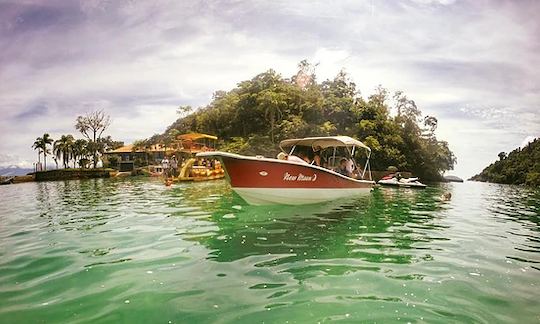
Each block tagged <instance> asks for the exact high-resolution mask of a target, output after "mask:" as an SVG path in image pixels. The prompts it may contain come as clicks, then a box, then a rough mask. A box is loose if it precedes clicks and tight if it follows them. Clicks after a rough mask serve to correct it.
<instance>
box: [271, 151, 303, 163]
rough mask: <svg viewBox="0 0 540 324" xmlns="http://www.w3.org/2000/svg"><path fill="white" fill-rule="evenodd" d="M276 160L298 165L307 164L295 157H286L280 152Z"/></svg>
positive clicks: (286, 155)
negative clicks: (297, 163)
mask: <svg viewBox="0 0 540 324" xmlns="http://www.w3.org/2000/svg"><path fill="white" fill-rule="evenodd" d="M277 158H278V160H285V161H292V162H299V163H307V162H306V161H304V160H302V159H301V158H299V157H298V156H296V155H288V154H286V153H283V152H280V153H279V154H278V155H277Z"/></svg>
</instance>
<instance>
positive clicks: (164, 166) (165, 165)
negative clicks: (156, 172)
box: [161, 156, 169, 178]
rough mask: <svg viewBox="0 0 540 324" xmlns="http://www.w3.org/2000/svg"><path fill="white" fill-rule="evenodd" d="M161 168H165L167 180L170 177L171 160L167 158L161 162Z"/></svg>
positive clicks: (164, 173)
mask: <svg viewBox="0 0 540 324" xmlns="http://www.w3.org/2000/svg"><path fill="white" fill-rule="evenodd" d="M161 167H162V168H163V176H164V177H165V178H168V177H169V159H167V156H165V157H164V158H163V160H161Z"/></svg>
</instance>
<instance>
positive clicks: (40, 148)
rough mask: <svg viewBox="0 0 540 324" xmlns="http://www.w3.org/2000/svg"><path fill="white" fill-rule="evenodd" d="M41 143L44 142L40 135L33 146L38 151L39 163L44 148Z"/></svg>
mask: <svg viewBox="0 0 540 324" xmlns="http://www.w3.org/2000/svg"><path fill="white" fill-rule="evenodd" d="M41 143H42V142H41V137H38V138H36V141H35V142H34V144H32V148H33V149H34V150H37V151H38V163H41V151H42V149H43V147H42V144H41Z"/></svg>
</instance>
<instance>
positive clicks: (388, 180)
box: [377, 174, 427, 189]
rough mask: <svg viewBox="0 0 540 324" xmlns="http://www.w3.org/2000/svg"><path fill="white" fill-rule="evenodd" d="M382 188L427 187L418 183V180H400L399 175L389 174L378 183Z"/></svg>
mask: <svg viewBox="0 0 540 324" xmlns="http://www.w3.org/2000/svg"><path fill="white" fill-rule="evenodd" d="M377 183H378V184H380V185H383V186H393V187H404V188H419V189H424V188H425V187H427V186H426V185H425V184H423V183H421V182H420V181H418V178H401V177H400V176H399V175H396V174H391V175H387V176H386V177H383V178H382V179H381V180H379V182H377Z"/></svg>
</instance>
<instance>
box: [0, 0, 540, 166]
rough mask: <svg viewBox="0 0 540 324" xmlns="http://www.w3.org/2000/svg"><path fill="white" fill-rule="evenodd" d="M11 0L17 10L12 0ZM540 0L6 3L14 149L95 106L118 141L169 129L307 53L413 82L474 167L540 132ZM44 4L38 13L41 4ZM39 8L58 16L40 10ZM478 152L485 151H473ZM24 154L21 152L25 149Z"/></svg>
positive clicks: (5, 97)
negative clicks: (218, 93) (185, 108)
mask: <svg viewBox="0 0 540 324" xmlns="http://www.w3.org/2000/svg"><path fill="white" fill-rule="evenodd" d="M2 6H3V7H2ZM539 7H540V4H537V3H528V4H526V5H525V4H514V3H512V2H485V3H484V2H459V1H455V2H454V1H451V0H441V1H434V0H417V1H399V2H378V1H360V2H359V1H344V2H340V3H338V4H336V3H332V2H326V1H320V2H313V1H294V2H288V1H277V2H257V3H252V2H242V1H240V2H210V3H207V2H178V1H156V2H116V1H96V0H94V1H83V2H81V3H80V6H79V5H78V4H77V3H65V2H63V1H51V2H47V3H46V4H43V3H42V2H40V1H36V2H24V3H23V4H20V3H9V4H0V21H1V22H3V23H0V47H1V48H2V49H3V50H2V53H1V54H0V66H1V69H0V112H1V113H2V119H0V128H1V129H2V131H3V133H4V134H7V138H8V140H5V141H2V142H0V152H3V153H4V154H10V155H17V156H20V157H21V159H23V160H29V161H32V160H33V159H34V154H33V153H34V152H32V150H31V148H30V145H31V144H32V143H33V140H34V139H35V138H36V137H37V136H41V135H42V134H43V133H44V132H50V133H51V135H52V136H53V137H55V136H56V137H57V136H59V135H61V134H63V133H73V134H75V133H76V132H75V130H74V128H73V124H74V120H75V117H76V116H77V115H78V114H80V113H83V112H84V111H86V110H88V109H91V108H92V107H102V108H105V109H106V111H107V112H108V113H110V114H111V116H112V117H113V120H114V122H113V125H112V126H111V129H110V134H111V135H113V137H115V138H116V139H118V140H125V141H131V140H132V139H137V138H142V137H147V136H150V135H152V134H153V133H155V132H160V131H163V130H164V129H165V127H166V126H168V125H169V124H170V123H171V122H172V121H174V119H175V118H176V115H175V113H174V111H175V109H176V107H177V106H178V105H183V104H190V105H193V106H199V105H204V104H206V103H208V102H209V100H210V99H211V96H212V93H213V92H214V91H215V90H228V89H231V88H233V87H234V86H235V85H236V84H237V83H238V82H239V81H242V80H245V79H249V78H252V77H253V76H254V75H255V74H257V73H260V72H263V71H265V70H267V69H269V68H273V69H275V70H276V71H277V72H279V73H281V74H282V75H284V76H285V77H289V76H291V75H293V74H294V73H295V70H296V64H297V63H298V62H299V61H300V60H302V59H304V58H307V59H309V60H311V61H312V62H314V63H317V62H319V63H320V65H319V67H318V69H317V73H318V80H319V81H321V80H324V79H326V78H333V77H334V76H335V75H336V74H337V73H338V72H339V70H340V69H341V68H345V70H346V71H347V72H348V73H350V74H351V76H352V79H353V80H354V81H355V82H356V84H357V85H358V87H359V89H360V90H361V92H362V94H363V95H364V96H367V95H369V94H371V93H372V91H373V89H374V88H375V87H376V86H377V85H379V84H382V85H383V86H385V87H387V88H389V90H391V91H394V90H404V91H405V93H406V94H407V95H408V96H409V97H410V98H412V99H414V100H415V101H416V102H417V104H418V105H419V107H420V108H421V109H422V110H423V112H424V113H425V114H430V115H435V116H437V117H438V118H439V125H440V126H439V130H438V134H439V136H440V137H441V138H442V139H446V140H448V141H449V143H450V147H451V148H452V149H453V150H454V151H455V153H456V155H457V156H458V160H459V164H458V165H457V170H456V173H457V174H458V175H461V176H464V177H465V176H467V177H468V176H470V175H472V174H474V173H476V172H479V171H480V170H481V169H482V168H483V166H485V165H487V164H489V163H490V162H491V161H493V160H494V159H496V155H497V153H498V152H500V151H509V150H512V149H513V148H515V147H517V146H518V145H519V143H521V141H522V140H523V138H524V137H525V136H528V135H530V134H539V133H540V126H539V125H540V115H539V114H538V113H537V108H538V106H537V105H538V102H540V92H539V91H538V90H539V89H540V79H539V77H538V76H539V75H540V57H539V56H538V55H537V53H538V51H540V45H539V44H540V42H539V36H538V35H540V33H539V32H538V31H539V30H540V25H539V23H538V21H537V20H536V19H532V18H531V15H530V12H536V11H538V9H539ZM30 9H32V10H30ZM39 12H44V13H46V14H42V15H40V14H39ZM472 157H474V158H472ZM14 160H16V159H14Z"/></svg>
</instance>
